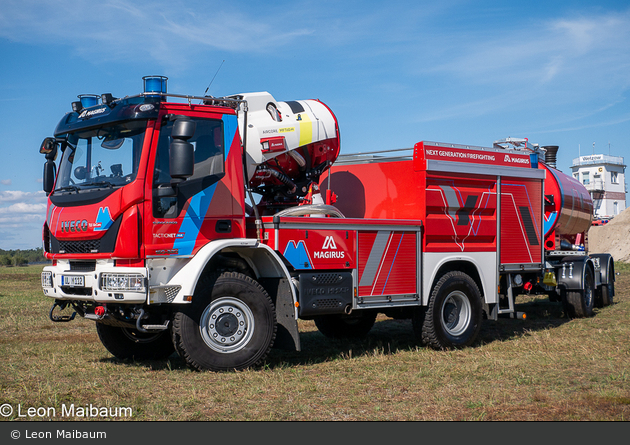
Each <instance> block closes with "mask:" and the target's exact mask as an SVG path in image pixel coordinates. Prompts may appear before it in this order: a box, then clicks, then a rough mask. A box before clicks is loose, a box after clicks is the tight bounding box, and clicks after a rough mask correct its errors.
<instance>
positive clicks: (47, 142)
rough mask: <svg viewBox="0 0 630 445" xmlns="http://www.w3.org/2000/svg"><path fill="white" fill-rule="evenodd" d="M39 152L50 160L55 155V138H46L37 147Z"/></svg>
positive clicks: (53, 158)
mask: <svg viewBox="0 0 630 445" xmlns="http://www.w3.org/2000/svg"><path fill="white" fill-rule="evenodd" d="M39 152H40V153H41V154H44V155H46V159H50V160H52V161H54V160H55V158H56V157H57V141H56V139H55V138H46V139H44V141H43V142H42V145H41V146H40V147H39Z"/></svg>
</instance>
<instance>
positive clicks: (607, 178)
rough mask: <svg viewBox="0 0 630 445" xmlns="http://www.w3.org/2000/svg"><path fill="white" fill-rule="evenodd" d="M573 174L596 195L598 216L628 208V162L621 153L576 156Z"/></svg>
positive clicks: (613, 214) (596, 214)
mask: <svg viewBox="0 0 630 445" xmlns="http://www.w3.org/2000/svg"><path fill="white" fill-rule="evenodd" d="M571 171H572V172H573V177H574V178H575V179H577V180H578V181H580V182H581V183H582V184H583V185H584V187H586V189H587V190H588V191H589V192H590V194H591V197H592V198H593V213H594V216H595V218H603V219H605V218H613V217H615V216H617V215H618V214H619V213H621V212H622V211H623V210H624V209H625V208H626V194H627V193H628V192H627V187H626V180H625V171H626V166H625V165H624V163H623V157H621V156H609V155H603V154H597V155H596V154H593V155H588V156H580V157H579V158H575V159H573V165H572V166H571Z"/></svg>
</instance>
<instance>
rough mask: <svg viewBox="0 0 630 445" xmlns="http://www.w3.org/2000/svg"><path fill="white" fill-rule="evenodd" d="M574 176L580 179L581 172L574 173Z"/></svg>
mask: <svg viewBox="0 0 630 445" xmlns="http://www.w3.org/2000/svg"><path fill="white" fill-rule="evenodd" d="M573 177H574V178H575V179H577V180H578V181H579V180H580V174H579V173H573Z"/></svg>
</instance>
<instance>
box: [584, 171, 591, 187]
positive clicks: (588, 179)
mask: <svg viewBox="0 0 630 445" xmlns="http://www.w3.org/2000/svg"><path fill="white" fill-rule="evenodd" d="M590 182H591V172H583V173H582V184H590Z"/></svg>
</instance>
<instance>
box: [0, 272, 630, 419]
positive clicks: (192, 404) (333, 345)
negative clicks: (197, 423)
mask: <svg viewBox="0 0 630 445" xmlns="http://www.w3.org/2000/svg"><path fill="white" fill-rule="evenodd" d="M616 267H617V272H619V276H618V277H617V283H616V292H617V294H616V296H615V301H616V304H614V305H612V306H609V307H607V308H604V309H601V310H597V311H596V315H595V316H594V317H592V318H589V319H579V320H569V319H567V318H566V317H564V314H563V313H562V307H561V305H560V304H559V303H550V302H549V301H548V300H546V299H542V298H536V297H525V298H522V299H521V300H519V301H518V302H517V303H519V304H518V306H519V307H518V310H521V311H524V312H526V313H527V315H528V318H527V320H513V319H500V320H499V321H497V322H493V321H487V322H485V323H484V327H483V329H482V333H481V336H480V339H479V341H478V343H477V344H476V345H475V346H473V347H470V348H466V349H462V350H455V351H434V350H431V349H428V348H425V347H422V346H421V345H420V344H419V342H418V341H417V340H416V339H415V338H414V336H413V333H412V329H411V324H410V322H409V321H407V320H394V319H389V318H386V317H384V316H380V317H379V319H378V322H377V323H376V325H375V327H374V329H373V330H372V331H371V332H370V335H369V336H368V338H367V339H366V340H364V341H354V342H350V341H332V340H328V339H326V338H325V337H323V336H322V335H321V334H320V333H319V332H317V330H316V328H315V326H314V324H313V323H312V322H307V321H300V330H301V341H302V349H303V350H302V352H299V353H296V352H291V353H289V352H283V351H279V350H273V351H272V353H271V354H270V356H269V357H268V359H267V361H266V363H265V364H264V365H263V366H261V367H259V368H257V369H252V370H247V371H243V372H235V373H211V372H195V371H192V370H190V369H188V368H187V367H186V366H185V365H184V362H183V361H182V360H181V359H180V358H179V357H177V356H176V355H174V356H171V357H170V358H169V359H168V360H166V361H143V362H133V361H119V360H117V359H114V358H113V357H112V356H111V355H110V354H109V353H108V352H107V351H106V350H105V348H104V347H103V346H102V345H101V344H100V342H99V340H98V337H97V335H96V332H95V329H94V323H93V322H90V321H87V320H83V319H75V320H74V321H72V322H70V323H52V322H51V321H50V320H49V319H48V311H49V309H50V306H51V305H52V300H50V299H49V298H47V297H45V296H44V295H43V294H42V292H41V289H40V278H39V272H40V270H41V266H29V267H14V268H0V358H1V359H2V366H0V405H2V404H6V403H8V404H10V405H11V406H12V407H15V409H17V406H18V405H20V407H21V410H22V413H24V412H25V411H26V410H27V409H28V408H29V407H35V408H37V407H53V408H54V409H55V410H56V414H57V417H56V418H55V419H53V420H82V419H83V418H81V417H75V418H61V417H60V415H61V410H62V407H63V406H64V405H65V406H66V407H68V406H70V405H71V404H74V405H75V407H78V406H82V407H85V406H89V405H90V404H91V405H93V406H97V407H113V408H116V407H130V408H131V409H132V413H133V416H132V417H130V418H128V417H122V418H119V419H120V420H173V421H186V420H204V421H205V420H211V421H212V420H214V421H224V420H237V421H238V420H241V421H247V420H256V421H266V420H269V421H275V420H287V421H290V420H306V421H323V420H326V421H328V420H330V421H336V420H350V421H353V420H354V421H356V420H366V421H380V420H391V421H395V420H471V421H476V420H509V421H515V420H538V421H547V420H560V421H570V420H591V421H606V420H617V421H624V420H625V421H627V420H629V419H630V346H629V345H628V339H630V323H628V321H629V320H630V296H629V290H630V265H628V264H616ZM14 411H15V410H14ZM0 419H4V418H2V417H0ZM7 419H8V420H13V419H17V416H16V413H15V412H14V413H13V414H12V415H11V416H9V417H8V418H7ZM21 419H23V420H47V419H49V417H42V418H40V417H37V416H36V417H34V418H30V417H27V418H21ZM102 419H103V418H102V417H99V418H98V420H102Z"/></svg>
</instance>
